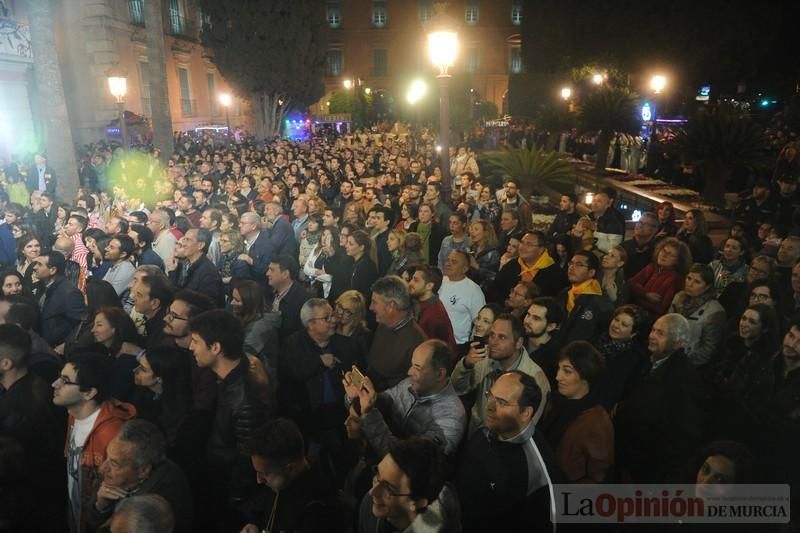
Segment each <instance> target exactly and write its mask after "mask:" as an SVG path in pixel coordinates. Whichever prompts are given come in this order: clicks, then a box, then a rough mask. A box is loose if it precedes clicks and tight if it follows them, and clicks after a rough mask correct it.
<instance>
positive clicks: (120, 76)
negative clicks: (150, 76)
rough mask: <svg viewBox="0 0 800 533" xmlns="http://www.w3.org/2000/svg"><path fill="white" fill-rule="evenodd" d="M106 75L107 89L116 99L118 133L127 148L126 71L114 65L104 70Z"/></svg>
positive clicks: (123, 145)
mask: <svg viewBox="0 0 800 533" xmlns="http://www.w3.org/2000/svg"><path fill="white" fill-rule="evenodd" d="M106 76H108V90H109V92H110V93H111V96H113V97H114V99H115V100H116V101H117V107H118V111H119V133H120V136H121V137H122V147H123V148H124V149H126V150H127V149H128V125H127V124H126V122H125V96H126V95H127V94H128V76H127V73H126V72H124V71H122V70H119V69H118V68H116V67H113V68H111V69H109V70H108V71H107V72H106Z"/></svg>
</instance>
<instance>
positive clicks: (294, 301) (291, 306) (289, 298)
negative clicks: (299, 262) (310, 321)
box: [278, 281, 314, 342]
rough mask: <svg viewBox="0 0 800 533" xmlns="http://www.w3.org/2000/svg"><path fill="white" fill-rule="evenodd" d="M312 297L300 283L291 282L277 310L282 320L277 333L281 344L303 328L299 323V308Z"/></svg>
mask: <svg viewBox="0 0 800 533" xmlns="http://www.w3.org/2000/svg"><path fill="white" fill-rule="evenodd" d="M313 297H314V295H313V294H312V293H311V291H309V290H308V289H306V288H305V287H304V286H303V285H301V284H300V282H298V281H295V282H292V286H291V288H289V292H287V293H286V295H285V296H284V297H283V298H281V301H280V304H278V309H280V312H281V315H282V319H283V321H282V323H281V328H280V331H279V332H278V334H279V337H280V341H281V342H283V340H284V339H286V338H287V337H289V335H291V334H292V333H294V332H295V331H298V330H299V329H301V328H302V327H303V323H302V322H300V308H301V307H303V304H304V303H306V302H307V301H308V300H310V299H311V298H313Z"/></svg>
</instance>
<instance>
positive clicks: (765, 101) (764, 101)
mask: <svg viewBox="0 0 800 533" xmlns="http://www.w3.org/2000/svg"><path fill="white" fill-rule="evenodd" d="M768 105H769V100H761V107H767V106H768Z"/></svg>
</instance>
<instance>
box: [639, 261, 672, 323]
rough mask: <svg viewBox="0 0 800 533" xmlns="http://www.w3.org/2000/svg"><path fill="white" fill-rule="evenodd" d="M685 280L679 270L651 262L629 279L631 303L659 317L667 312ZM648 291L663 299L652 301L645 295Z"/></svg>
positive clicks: (654, 316)
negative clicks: (664, 267)
mask: <svg viewBox="0 0 800 533" xmlns="http://www.w3.org/2000/svg"><path fill="white" fill-rule="evenodd" d="M683 280H684V276H681V275H680V273H679V272H678V271H677V270H674V269H663V268H660V267H659V266H658V265H656V264H655V263H650V264H649V265H647V266H646V267H644V268H643V269H642V270H640V271H639V273H638V274H636V275H635V276H633V277H632V278H631V279H629V280H628V289H629V290H630V295H631V303H634V304H636V305H639V306H641V307H643V308H644V309H646V310H647V311H649V312H650V314H651V315H652V316H653V318H658V317H660V316H661V315H663V314H664V313H666V312H667V309H669V306H670V304H671V303H672V298H673V297H674V296H675V294H676V293H677V292H678V291H680V290H681V289H683ZM648 292H654V293H656V294H659V295H661V300H660V301H659V302H658V303H653V302H651V301H650V300H648V299H647V298H645V296H644V295H645V294H647V293H648Z"/></svg>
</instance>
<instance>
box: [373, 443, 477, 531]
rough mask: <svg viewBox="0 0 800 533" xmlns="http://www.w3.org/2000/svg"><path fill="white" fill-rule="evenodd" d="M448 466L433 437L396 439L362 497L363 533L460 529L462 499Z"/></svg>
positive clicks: (376, 469) (376, 468)
mask: <svg viewBox="0 0 800 533" xmlns="http://www.w3.org/2000/svg"><path fill="white" fill-rule="evenodd" d="M444 468H445V465H444V458H443V457H442V452H441V450H440V449H439V446H438V445H437V444H436V443H434V442H433V441H431V440H428V439H423V438H420V437H412V438H410V439H407V440H401V441H396V442H395V443H393V444H392V445H391V446H390V447H389V453H387V454H386V455H385V456H384V457H383V460H381V462H380V463H379V464H378V465H377V466H376V467H375V475H374V476H373V478H372V488H371V489H370V491H369V492H368V493H367V494H366V495H365V496H364V499H363V500H361V509H360V511H359V524H360V527H361V531H362V533H380V532H384V531H428V530H430V531H460V530H461V528H460V527H459V522H460V516H459V514H460V513H459V508H458V498H457V497H456V494H455V492H454V491H453V489H452V488H451V487H450V485H448V484H445V482H444ZM487 531H488V530H487Z"/></svg>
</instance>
